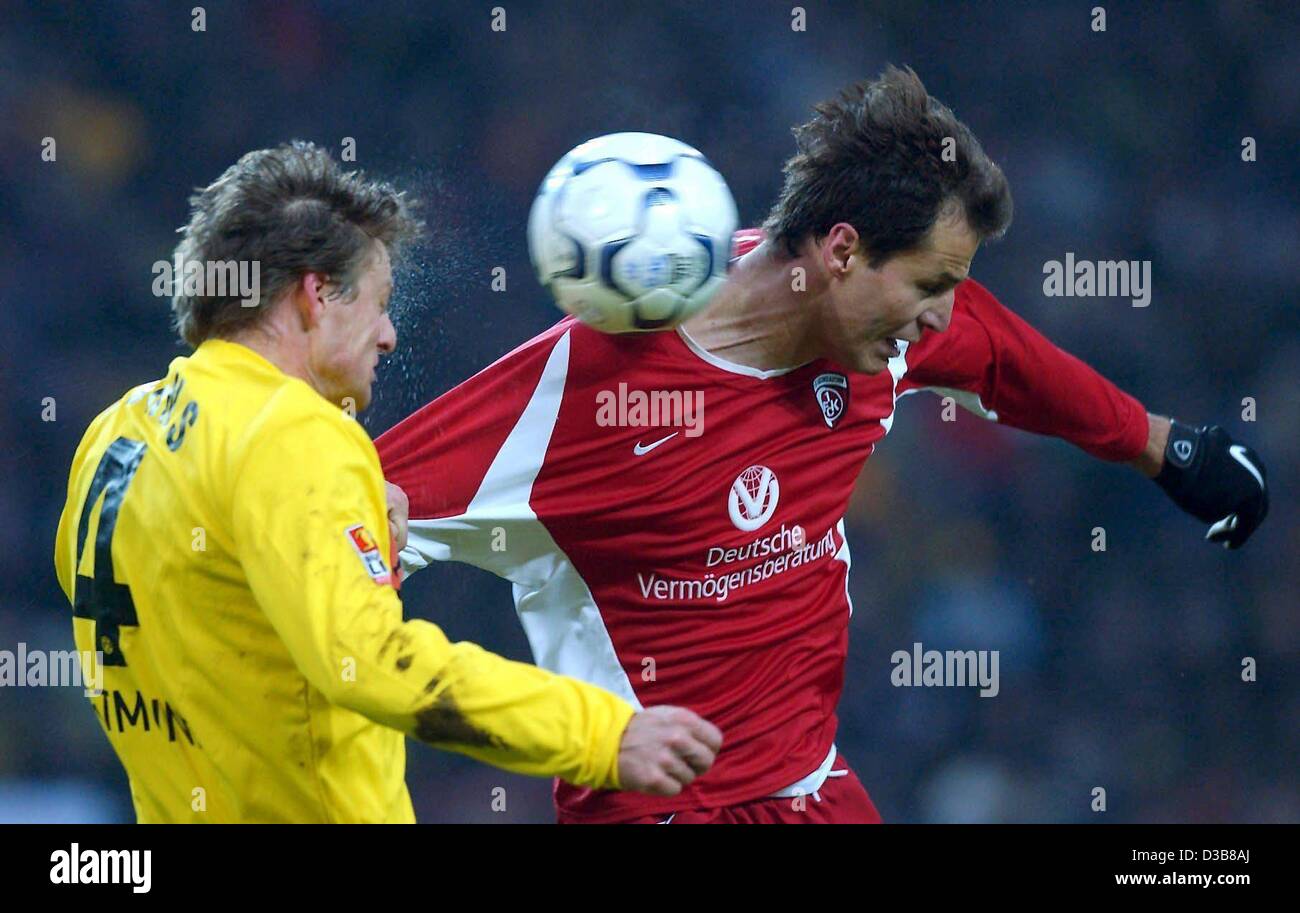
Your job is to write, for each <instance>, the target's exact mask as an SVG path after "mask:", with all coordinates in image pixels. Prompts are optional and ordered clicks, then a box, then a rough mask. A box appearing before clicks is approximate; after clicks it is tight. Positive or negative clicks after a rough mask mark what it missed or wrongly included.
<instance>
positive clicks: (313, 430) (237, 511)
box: [232, 391, 633, 789]
mask: <svg viewBox="0 0 1300 913" xmlns="http://www.w3.org/2000/svg"><path fill="white" fill-rule="evenodd" d="M305 393H306V391H303V394H305ZM298 395H301V394H298V393H297V392H296V391H292V392H291V391H281V393H280V395H279V396H278V397H277V399H280V398H281V397H285V398H287V399H289V401H290V402H289V403H273V404H272V406H271V407H270V410H271V411H273V412H275V413H278V414H277V415H275V416H273V417H272V418H270V419H267V420H263V421H262V422H261V423H260V425H257V426H255V427H254V428H252V429H250V437H249V441H248V446H247V449H246V451H245V452H246V454H247V455H246V456H245V457H244V458H243V462H242V465H241V466H240V467H239V469H238V475H237V478H236V481H235V483H234V489H233V504H232V516H233V532H234V535H235V541H236V542H237V543H238V548H239V555H240V562H241V564H242V565H243V568H244V572H245V574H246V575H247V578H248V582H249V585H250V586H251V587H252V590H253V593H254V596H255V597H256V599H257V601H258V604H259V605H260V606H261V607H262V608H263V610H264V611H265V612H266V614H267V617H268V618H269V619H270V621H271V624H272V625H273V626H274V627H275V629H276V631H277V632H278V633H279V634H280V636H281V637H282V638H283V640H284V642H285V644H286V646H287V648H288V650H289V652H290V654H291V655H292V656H293V659H294V662H295V663H296V664H297V666H298V668H299V670H300V671H301V672H302V674H303V675H304V676H305V677H306V678H307V680H308V681H309V682H310V683H311V684H312V685H313V686H315V687H316V688H317V689H319V690H320V691H321V692H322V693H323V694H324V695H325V696H326V698H327V699H328V700H330V701H331V702H332V703H335V704H337V705H339V706H342V707H346V708H348V709H351V710H354V711H356V712H357V713H360V714H363V715H364V716H366V717H369V718H370V719H372V720H374V721H376V722H378V723H381V724H383V725H385V726H390V727H393V728H395V729H399V730H401V731H403V732H405V733H407V734H408V735H411V736H413V737H415V738H417V739H419V740H421V741H423V742H428V743H430V744H432V745H435V746H437V747H439V748H446V749H450V750H453V751H457V752H460V753H462V754H466V755H469V756H471V757H474V758H477V759H479V760H482V761H486V762H487V763H490V764H493V765H496V766H497V767H502V768H505V769H506V770H512V771H515V772H517V773H523V774H532V775H535V776H558V777H561V778H563V779H565V780H567V781H569V782H570V783H574V784H576V785H579V786H592V787H599V788H613V789H617V788H618V787H619V782H618V749H619V744H620V742H621V741H622V735H623V730H624V729H625V728H626V726H627V723H628V721H629V720H630V719H631V717H632V714H633V709H632V707H631V705H629V704H628V703H627V702H626V701H624V700H622V699H621V698H619V697H616V696H615V695H613V694H610V693H609V692H607V691H605V690H603V689H601V688H597V687H595V686H594V685H589V684H587V683H585V682H581V681H578V680H577V679H573V678H570V677H567V676H561V675H555V674H553V673H550V672H547V671H545V670H543V669H539V668H537V667H536V666H532V665H528V664H526V663H517V662H512V661H510V660H507V659H504V658H502V657H500V656H496V655H494V654H492V653H488V652H487V651H485V650H483V649H482V648H481V647H478V646H477V645H475V644H471V643H455V644H453V643H451V642H450V641H448V639H447V637H446V636H445V635H444V634H443V632H442V631H441V629H439V628H438V627H437V626H436V625H433V624H431V623H429V622H427V621H422V620H418V619H414V620H410V621H403V620H402V604H401V600H400V598H399V597H398V594H397V592H396V590H394V589H393V587H392V586H391V585H390V584H389V583H388V582H387V577H386V574H387V571H388V555H389V535H388V523H387V507H386V504H385V493H384V487H383V476H382V475H381V470H380V467H379V458H378V456H377V455H376V454H375V450H374V446H373V445H372V444H371V443H370V441H369V438H368V437H366V435H365V432H364V431H363V430H362V429H361V428H360V426H358V425H355V424H354V423H352V420H351V419H348V418H346V417H345V416H344V415H343V414H342V413H340V414H339V416H338V418H337V420H336V419H335V418H334V416H333V415H322V413H321V412H320V410H319V409H310V408H297V404H293V406H292V407H290V405H291V403H292V401H293V398H294V397H295V396H298ZM263 415H264V416H265V415H266V413H263ZM357 527H360V528H361V530H362V531H363V532H361V533H360V534H358V531H357ZM350 531H351V532H350ZM369 544H373V545H374V546H375V549H374V551H373V552H370V551H369V550H368V549H366V546H367V545H369ZM377 561H378V562H379V563H378V564H377V563H376V562H377ZM377 578H378V579H377Z"/></svg>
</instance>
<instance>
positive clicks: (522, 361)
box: [375, 318, 572, 520]
mask: <svg viewBox="0 0 1300 913" xmlns="http://www.w3.org/2000/svg"><path fill="white" fill-rule="evenodd" d="M571 323H572V319H571V318H566V319H565V320H562V321H560V322H559V323H557V324H556V325H555V326H554V327H552V328H551V329H550V330H547V331H546V332H545V333H542V334H541V335H540V336H537V337H535V338H533V339H530V340H529V341H528V342H526V343H524V344H523V345H521V346H519V348H517V349H515V350H514V351H513V352H510V353H509V354H507V355H504V356H502V357H501V358H500V359H498V360H497V361H496V362H494V363H492V364H491V365H488V366H487V367H486V368H484V369H483V370H482V371H479V372H478V373H477V374H475V375H474V376H473V377H471V378H469V380H466V381H464V382H463V383H461V384H459V385H458V386H456V387H454V388H452V389H451V390H449V391H447V392H446V393H444V394H443V395H442V396H440V397H438V398H437V399H435V400H433V401H432V402H430V403H428V404H426V405H425V406H423V407H421V408H420V409H419V410H418V411H416V412H413V413H412V414H411V415H409V416H407V417H406V418H404V419H402V420H401V421H400V422H398V423H397V424H396V425H394V426H393V427H392V428H389V429H388V430H387V431H385V432H384V433H383V434H381V435H380V436H379V437H378V438H377V439H376V440H375V448H376V449H377V450H378V451H379V461H380V463H381V464H382V466H383V470H384V478H385V479H387V480H388V481H389V482H392V483H394V484H396V485H398V486H399V487H400V488H401V489H402V490H403V491H405V492H406V497H407V498H408V499H409V500H410V502H411V519H412V520H425V519H430V518H435V517H448V516H455V515H458V514H463V513H464V512H465V511H466V510H467V509H468V507H469V505H470V502H471V501H472V500H473V499H474V497H475V495H476V494H477V493H478V492H479V489H480V488H481V486H482V483H483V479H484V477H485V476H486V475H487V472H488V468H489V467H490V466H491V465H492V461H493V460H494V459H496V456H497V453H498V452H499V451H500V450H501V447H502V444H503V443H504V442H505V440H506V437H507V436H508V435H509V434H510V432H511V430H512V429H513V428H514V427H515V425H516V423H518V421H519V417H520V415H521V414H522V413H523V411H524V408H525V407H526V406H527V405H528V403H529V399H530V397H531V396H532V395H533V393H534V390H535V388H536V387H537V384H538V380H539V379H540V378H541V376H542V370H543V369H544V368H545V366H546V363H547V359H548V358H549V357H550V355H551V351H552V349H553V348H554V347H555V343H556V341H557V340H558V339H559V338H560V337H561V336H562V335H563V334H564V331H565V330H567V329H568V327H569V325H570V324H571Z"/></svg>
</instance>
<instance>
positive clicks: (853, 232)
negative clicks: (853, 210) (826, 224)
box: [821, 222, 862, 278]
mask: <svg viewBox="0 0 1300 913" xmlns="http://www.w3.org/2000/svg"><path fill="white" fill-rule="evenodd" d="M858 240H859V235H858V230H857V229H856V228H854V227H853V226H852V225H850V224H849V223H848V222H837V223H835V224H834V225H832V226H831V230H830V231H829V232H827V233H826V237H825V239H824V240H823V241H822V245H821V247H822V261H823V265H824V266H825V267H826V270H827V272H829V273H830V274H831V275H832V276H835V277H836V278H839V277H842V276H843V275H844V273H845V272H846V271H847V270H848V268H849V258H850V257H852V256H854V255H857V256H859V257H861V256H862V251H861V249H860V247H859V245H858Z"/></svg>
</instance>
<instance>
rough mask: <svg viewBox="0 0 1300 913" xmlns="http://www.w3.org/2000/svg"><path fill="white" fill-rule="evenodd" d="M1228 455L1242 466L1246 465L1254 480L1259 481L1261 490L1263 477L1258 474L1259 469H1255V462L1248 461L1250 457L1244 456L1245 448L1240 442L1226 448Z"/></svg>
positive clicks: (1261, 489)
mask: <svg viewBox="0 0 1300 913" xmlns="http://www.w3.org/2000/svg"><path fill="white" fill-rule="evenodd" d="M1228 455H1229V456H1231V457H1232V458H1233V459H1234V460H1236V461H1237V462H1238V463H1240V464H1241V465H1242V466H1245V467H1246V470H1247V471H1248V472H1249V473H1250V474H1251V475H1253V476H1254V477H1255V481H1256V482H1258V483H1259V488H1260V491H1263V490H1264V477H1263V476H1262V475H1260V474H1259V470H1258V469H1256V468H1255V464H1254V463H1252V462H1251V461H1250V457H1248V456H1246V448H1245V447H1243V446H1241V445H1240V444H1233V445H1232V446H1230V447H1229V448H1228Z"/></svg>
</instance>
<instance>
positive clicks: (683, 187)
mask: <svg viewBox="0 0 1300 913" xmlns="http://www.w3.org/2000/svg"><path fill="white" fill-rule="evenodd" d="M735 230H736V204H735V201H734V200H732V198H731V191H729V190H728V189H727V184H726V181H724V180H723V179H722V175H720V174H718V172H717V171H715V170H714V168H713V166H712V165H710V164H709V162H708V160H707V159H705V158H704V156H702V155H700V153H699V152H698V151H696V150H695V149H693V148H691V147H690V146H688V145H686V144H685V143H681V142H678V141H677V140H675V139H669V138H668V137H666V136H656V135H655V134H653V133H614V134H611V135H609V136H602V137H598V138H597V139H593V140H590V141H588V142H585V143H583V144H582V145H581V146H578V147H577V148H576V149H574V150H573V151H571V152H570V153H569V154H568V155H566V156H565V157H564V158H562V159H560V161H559V162H558V163H557V164H556V165H555V167H554V168H552V169H551V170H550V173H548V174H547V175H546V180H544V181H542V186H541V189H539V190H538V192H537V199H536V200H534V201H533V208H532V212H531V213H530V214H529V217H528V253H529V255H530V256H531V257H532V261H533V267H534V269H536V270H537V278H538V279H539V280H541V283H542V285H544V286H546V287H547V288H548V289H549V290H550V292H551V295H552V296H553V297H554V298H555V303H556V304H558V305H559V306H560V309H561V310H563V311H565V312H566V313H569V314H573V315H574V316H575V317H577V318H578V319H579V320H581V321H582V322H583V323H586V324H588V325H589V326H592V327H594V328H595V329H597V330H600V331H602V332H605V333H628V332H638V331H639V332H646V331H651V330H665V329H668V328H670V327H675V326H677V325H678V324H679V323H682V322H683V321H685V320H686V319H687V318H689V317H691V316H692V315H694V314H696V313H698V312H699V311H700V310H701V309H702V308H703V307H704V306H705V305H706V304H708V302H709V299H710V298H712V297H713V295H714V293H715V292H716V291H717V290H718V288H719V287H720V286H721V285H722V283H723V280H724V279H725V278H726V273H727V259H728V258H729V257H730V255H731V236H732V233H733V232H734V231H735Z"/></svg>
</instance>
